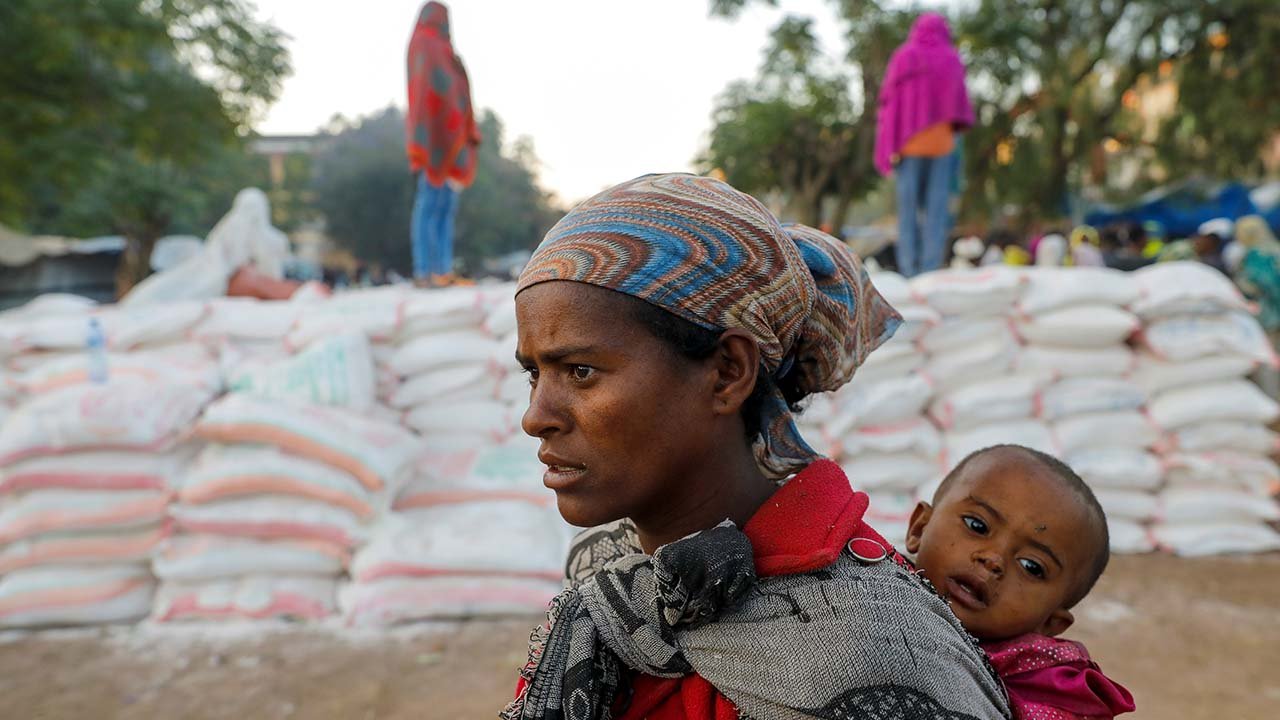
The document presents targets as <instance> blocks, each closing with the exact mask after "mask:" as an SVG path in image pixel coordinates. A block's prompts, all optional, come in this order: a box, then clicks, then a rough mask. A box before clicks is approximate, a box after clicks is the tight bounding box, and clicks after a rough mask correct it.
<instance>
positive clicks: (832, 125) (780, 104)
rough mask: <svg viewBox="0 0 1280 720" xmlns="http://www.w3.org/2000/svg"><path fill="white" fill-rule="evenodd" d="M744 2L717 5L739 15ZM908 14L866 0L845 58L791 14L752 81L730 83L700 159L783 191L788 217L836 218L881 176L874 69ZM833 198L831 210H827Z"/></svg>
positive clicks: (748, 182)
mask: <svg viewBox="0 0 1280 720" xmlns="http://www.w3.org/2000/svg"><path fill="white" fill-rule="evenodd" d="M745 4H746V3H745V2H732V1H731V0H720V1H717V2H714V3H713V11H714V12H717V13H720V14H733V13H735V12H737V11H738V10H740V9H741V8H742V7H743V6H744V5H745ZM904 18H905V15H903V14H902V13H900V12H895V11H890V10H885V9H883V8H881V7H880V6H879V5H878V4H875V3H867V4H866V8H865V11H864V12H863V14H862V15H860V16H859V20H860V22H858V23H851V24H850V26H849V29H848V33H849V36H850V39H851V47H852V48H853V50H852V51H851V59H852V61H851V63H850V64H848V65H845V64H840V63H833V62H832V61H831V60H830V59H829V58H828V57H827V56H825V55H824V54H823V53H822V50H821V48H820V47H819V44H818V41H817V39H816V37H815V35H814V28H813V21H812V19H809V18H801V17H797V16H787V17H785V18H784V19H783V20H782V22H781V23H780V24H779V25H778V26H777V27H775V28H774V30H773V31H772V33H771V36H770V43H769V45H768V47H767V49H766V51H765V57H764V61H763V63H762V65H761V67H760V70H759V73H758V74H757V77H756V78H755V80H754V81H752V82H738V83H734V84H733V85H731V86H730V87H729V88H728V89H727V90H726V91H725V92H724V93H723V94H722V95H721V97H720V98H719V100H718V102H717V104H716V108H715V111H714V114H713V118H712V119H713V128H712V132H711V140H710V143H709V145H708V148H707V151H706V152H705V153H704V154H703V156H702V157H700V158H699V165H700V166H701V167H702V168H703V169H704V170H711V169H716V168H718V169H719V170H721V171H722V172H724V173H725V176H726V178H727V179H728V181H729V182H730V183H731V184H733V185H735V186H737V187H739V188H741V189H742V190H745V191H747V192H754V193H768V192H775V191H776V192H781V193H782V194H783V196H784V197H785V198H786V202H787V206H788V208H787V212H786V214H787V215H788V217H789V218H792V219H795V220H798V221H800V222H804V223H808V224H812V225H818V224H819V223H821V222H822V221H823V220H831V221H832V222H833V223H834V224H840V223H841V222H842V221H843V219H844V217H845V215H846V214H847V211H848V208H849V205H850V204H851V203H852V202H853V201H855V200H856V199H858V198H860V197H862V196H863V195H864V194H866V192H867V191H869V190H870V189H871V188H873V187H874V186H875V183H876V180H877V176H876V172H875V169H874V168H873V167H872V162H871V161H872V153H873V151H874V147H875V112H874V98H875V97H876V96H877V95H878V94H879V89H880V80H881V77H882V75H883V72H882V71H881V72H874V70H875V69H876V68H881V69H882V68H883V67H884V66H885V65H886V64H887V63H888V58H889V55H890V54H891V53H892V51H893V49H894V47H895V46H896V42H895V39H900V37H901V36H902V35H903V33H904V32H905V20H904ZM862 68H870V69H871V70H872V72H864V71H862ZM867 98H872V102H871V103H870V104H869V103H868V102H867ZM868 107H870V108H871V109H870V111H869V110H868ZM828 205H831V206H834V210H833V211H831V212H830V213H824V212H823V209H824V206H828Z"/></svg>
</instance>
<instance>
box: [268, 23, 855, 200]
mask: <svg viewBox="0 0 1280 720" xmlns="http://www.w3.org/2000/svg"><path fill="white" fill-rule="evenodd" d="M256 2H257V6H258V15H259V17H261V18H264V19H268V20H271V21H272V22H273V23H274V24H275V25H276V26H277V27H279V28H280V29H281V30H283V31H284V32H286V33H288V35H290V36H291V38H292V39H291V40H290V41H289V43H288V46H289V50H290V52H291V53H292V58H293V67H294V72H293V75H292V76H291V77H290V78H289V79H288V80H286V81H285V84H284V91H283V93H282V95H281V97H280V100H279V101H277V102H276V104H275V105H274V106H272V107H271V108H270V110H269V112H268V114H267V116H266V118H265V120H264V121H263V122H262V123H260V124H259V125H258V126H257V130H258V131H259V132H261V133H264V134H286V133H299V134H301V133H310V132H314V131H316V130H317V129H318V128H320V127H321V126H322V125H324V124H325V123H326V122H327V121H328V120H329V119H330V118H331V117H332V116H333V115H335V114H338V113H341V114H343V115H346V116H348V117H354V116H359V115H366V114H369V113H372V112H375V111H377V110H379V109H381V108H384V107H386V106H387V105H390V104H393V103H394V104H396V105H399V106H401V107H403V106H404V104H405V99H404V94H405V59H404V56H405V50H406V48H407V45H408V42H409V35H410V34H411V32H412V30H413V24H414V21H415V20H416V18H417V14H418V8H419V7H420V6H421V5H422V2H420V1H419V0H365V2H363V3H359V4H357V3H354V2H343V3H339V2H317V1H316V0H256ZM446 4H447V5H448V6H449V9H450V17H451V23H452V29H453V40H454V49H455V50H456V51H457V52H458V54H459V55H460V56H461V57H462V59H463V62H464V63H465V64H466V66H467V72H468V74H469V75H470V76H471V86H472V96H473V100H474V102H475V105H476V106H477V107H487V108H492V109H493V110H494V111H496V112H497V113H498V115H499V116H500V117H501V118H502V120H503V122H504V123H505V124H506V131H507V137H508V139H514V138H516V137H517V136H520V135H527V136H529V137H530V138H532V139H533V142H534V147H535V149H536V151H537V154H538V157H539V159H541V161H542V168H541V171H540V177H541V181H542V185H543V187H545V188H546V189H548V190H551V191H553V192H555V193H557V194H558V195H559V196H560V198H561V199H562V200H563V201H567V202H574V201H577V200H581V199H583V198H586V197H588V196H590V195H592V194H593V193H595V192H596V191H598V190H601V189H603V188H605V187H608V186H609V185H612V184H615V183H618V182H621V181H623V180H627V179H630V178H632V177H635V176H637V175H641V174H644V173H648V172H670V171H680V170H691V169H692V162H693V159H694V157H695V156H696V155H697V154H698V152H699V151H700V150H701V149H702V147H703V146H704V144H705V142H706V135H707V132H708V130H709V129H710V125H711V121H710V118H711V110H712V107H713V104H714V101H715V97H716V96H717V95H718V94H719V93H720V92H721V91H722V90H723V89H724V88H725V87H726V86H727V85H728V84H729V83H730V82H731V81H733V80H736V79H747V78H751V77H754V75H755V72H756V69H757V68H758V67H759V65H760V61H761V53H762V52H763V49H764V46H765V43H766V40H767V37H768V31H769V29H770V28H772V27H773V26H774V25H775V24H776V23H777V22H778V21H779V20H780V19H781V18H782V17H783V15H784V11H783V10H776V9H769V8H765V7H762V6H760V7H754V8H752V9H751V10H749V11H747V12H746V13H744V14H743V15H742V16H741V17H740V18H739V19H738V20H736V21H729V20H720V19H713V18H711V17H709V14H708V7H709V3H708V2H707V0H536V1H530V0H453V2H446ZM782 4H783V5H784V6H785V11H786V12H792V13H797V14H804V15H810V16H812V17H814V18H816V19H817V21H818V28H819V35H820V37H821V39H822V41H823V44H824V47H825V48H826V49H827V50H828V51H830V52H833V53H838V52H843V49H844V42H843V39H842V33H843V25H842V24H841V23H839V22H838V21H837V19H836V17H835V15H834V14H833V13H832V12H831V9H830V3H828V2H826V0H784V2H783V3H782Z"/></svg>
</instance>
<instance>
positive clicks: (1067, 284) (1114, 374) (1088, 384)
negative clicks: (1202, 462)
mask: <svg viewBox="0 0 1280 720" xmlns="http://www.w3.org/2000/svg"><path fill="white" fill-rule="evenodd" d="M1027 281H1028V285H1027V291H1026V293H1025V294H1024V296H1023V298H1022V300H1021V301H1020V302H1019V305H1018V316H1017V319H1016V321H1015V325H1014V327H1015V329H1016V331H1017V332H1018V334H1019V336H1020V338H1021V339H1022V340H1023V341H1024V342H1026V343H1027V345H1026V347H1025V348H1024V349H1023V351H1022V356H1021V357H1020V363H1021V367H1022V370H1023V372H1027V373H1032V374H1037V375H1039V376H1040V377H1042V378H1044V380H1045V384H1044V385H1043V387H1042V388H1041V390H1040V392H1039V393H1038V395H1037V398H1036V406H1037V414H1038V415H1039V417H1040V418H1041V419H1042V420H1044V421H1045V422H1046V423H1048V424H1049V425H1050V428H1051V429H1052V431H1053V436H1054V442H1055V446H1056V447H1057V449H1058V453H1059V454H1060V457H1062V458H1063V459H1064V460H1065V461H1066V462H1067V463H1068V464H1069V465H1071V466H1072V467H1074V468H1075V469H1076V470H1077V472H1079V473H1080V475H1081V477H1082V478H1084V480H1085V481H1086V482H1087V483H1088V484H1089V485H1090V487H1091V488H1092V489H1093V490H1094V492H1095V494H1096V495H1097V497H1098V500H1099V502H1100V503H1101V504H1102V506H1103V509H1104V510H1105V511H1106V513H1107V521H1108V525H1109V527H1110V531H1111V545H1112V549H1113V550H1115V551H1117V552H1147V551H1150V550H1152V549H1153V545H1152V542H1151V540H1150V536H1149V534H1148V532H1147V526H1148V524H1149V523H1150V521H1151V520H1152V519H1153V518H1154V516H1155V511H1156V498H1155V496H1154V494H1153V491H1154V490H1155V488H1156V487H1157V486H1158V484H1159V482H1160V473H1159V463H1158V461H1157V460H1156V458H1155V456H1154V455H1153V454H1152V453H1151V449H1152V448H1153V447H1154V446H1155V445H1156V440H1157V439H1158V434H1157V432H1156V429H1155V427H1154V426H1153V425H1152V424H1151V422H1150V421H1149V420H1148V418H1147V416H1146V414H1145V413H1144V412H1143V408H1144V406H1145V405H1146V394H1145V393H1144V392H1143V391H1142V390H1141V388H1139V387H1138V386H1137V385H1136V384H1135V383H1134V381H1133V379H1132V376H1131V370H1132V368H1133V364H1134V362H1135V361H1134V356H1133V352H1132V350H1131V349H1130V348H1129V347H1128V345H1127V344H1126V341H1127V340H1128V339H1129V337H1130V336H1132V335H1133V334H1134V333H1135V332H1136V331H1137V330H1138V329H1139V327H1140V325H1141V323H1140V321H1139V320H1138V318H1137V317H1136V316H1135V315H1133V314H1132V313H1131V312H1129V311H1128V310H1127V309H1126V308H1127V307H1128V306H1129V305H1130V304H1132V303H1133V302H1135V301H1136V300H1137V299H1138V296H1139V289H1138V286H1137V283H1135V282H1134V279H1133V277H1132V276H1131V275H1128V274H1125V273H1122V272H1120V271H1117V270H1110V269H1104V268H1036V269H1034V270H1031V271H1029V272H1028V273H1027Z"/></svg>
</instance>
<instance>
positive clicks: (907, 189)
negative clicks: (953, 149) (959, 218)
mask: <svg viewBox="0 0 1280 720" xmlns="http://www.w3.org/2000/svg"><path fill="white" fill-rule="evenodd" d="M953 170H954V159H953V157H952V156H951V155H944V156H942V157H904V158H902V160H901V161H900V162H899V163H898V167H897V170H896V172H895V174H896V176H897V183H898V245H897V248H896V255H897V259H898V272H900V273H902V274H903V275H905V276H907V277H911V276H913V275H919V274H920V273H922V272H929V271H930V270H937V269H938V268H940V267H942V257H943V254H944V251H945V250H946V247H947V232H948V231H949V230H950V229H951V216H950V213H948V212H947V201H948V200H949V199H950V194H951V175H952V172H953ZM922 206H923V207H922ZM921 209H923V210H924V227H923V232H921V230H922V228H921V224H920V211H921Z"/></svg>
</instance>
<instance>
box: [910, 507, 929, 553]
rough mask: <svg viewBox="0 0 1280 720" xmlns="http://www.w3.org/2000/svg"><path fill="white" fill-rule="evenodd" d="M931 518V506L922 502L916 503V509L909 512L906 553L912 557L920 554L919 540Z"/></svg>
mask: <svg viewBox="0 0 1280 720" xmlns="http://www.w3.org/2000/svg"><path fill="white" fill-rule="evenodd" d="M932 517H933V506H932V505H930V504H929V503H927V502H925V501H923V500H921V501H920V502H919V503H916V509H915V510H912V511H911V524H910V525H908V526H907V552H909V553H911V554H912V555H915V554H916V553H918V552H920V538H921V537H923V536H924V529H925V527H926V526H927V525H928V524H929V519H930V518H932Z"/></svg>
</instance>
